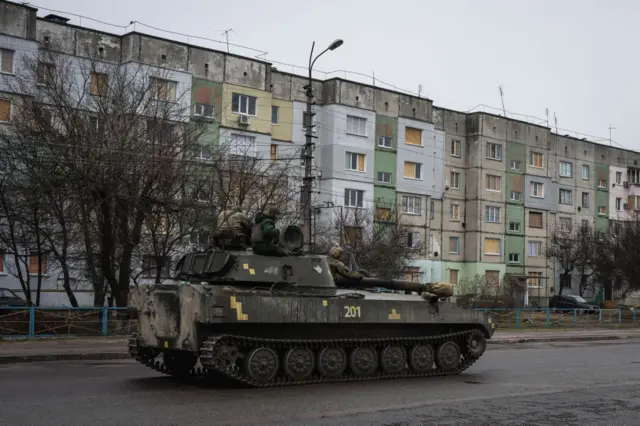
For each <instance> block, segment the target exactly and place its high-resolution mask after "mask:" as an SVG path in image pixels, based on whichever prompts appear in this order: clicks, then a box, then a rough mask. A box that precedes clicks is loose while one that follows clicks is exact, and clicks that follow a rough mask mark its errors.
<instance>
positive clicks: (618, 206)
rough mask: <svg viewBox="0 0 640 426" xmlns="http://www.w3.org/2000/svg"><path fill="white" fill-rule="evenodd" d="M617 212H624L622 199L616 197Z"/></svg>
mask: <svg viewBox="0 0 640 426" xmlns="http://www.w3.org/2000/svg"><path fill="white" fill-rule="evenodd" d="M616 211H622V198H619V197H616Z"/></svg>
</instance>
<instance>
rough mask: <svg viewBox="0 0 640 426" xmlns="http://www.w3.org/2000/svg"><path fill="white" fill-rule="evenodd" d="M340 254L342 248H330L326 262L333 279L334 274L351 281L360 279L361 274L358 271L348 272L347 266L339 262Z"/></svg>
mask: <svg viewBox="0 0 640 426" xmlns="http://www.w3.org/2000/svg"><path fill="white" fill-rule="evenodd" d="M342 253H343V250H342V247H339V246H335V247H332V248H331V250H329V259H328V261H329V267H330V268H331V273H332V274H333V276H334V277H335V276H336V274H338V275H342V276H343V277H345V278H349V279H352V280H359V279H362V277H363V275H362V273H360V272H359V271H350V270H349V268H347V266H346V265H345V264H344V263H342V262H341V261H340V256H342Z"/></svg>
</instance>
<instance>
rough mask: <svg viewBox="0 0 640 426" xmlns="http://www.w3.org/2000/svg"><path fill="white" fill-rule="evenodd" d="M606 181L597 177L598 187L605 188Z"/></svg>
mask: <svg viewBox="0 0 640 426" xmlns="http://www.w3.org/2000/svg"><path fill="white" fill-rule="evenodd" d="M606 187H607V181H606V180H605V179H598V188H606Z"/></svg>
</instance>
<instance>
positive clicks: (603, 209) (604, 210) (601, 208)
mask: <svg viewBox="0 0 640 426" xmlns="http://www.w3.org/2000/svg"><path fill="white" fill-rule="evenodd" d="M598 214H607V206H598Z"/></svg>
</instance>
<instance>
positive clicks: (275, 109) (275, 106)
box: [271, 105, 280, 126]
mask: <svg viewBox="0 0 640 426" xmlns="http://www.w3.org/2000/svg"><path fill="white" fill-rule="evenodd" d="M274 111H275V113H276V115H275V117H276V121H273V113H274ZM271 124H272V125H274V126H277V125H278V124H280V107H279V106H278V105H271Z"/></svg>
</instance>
